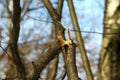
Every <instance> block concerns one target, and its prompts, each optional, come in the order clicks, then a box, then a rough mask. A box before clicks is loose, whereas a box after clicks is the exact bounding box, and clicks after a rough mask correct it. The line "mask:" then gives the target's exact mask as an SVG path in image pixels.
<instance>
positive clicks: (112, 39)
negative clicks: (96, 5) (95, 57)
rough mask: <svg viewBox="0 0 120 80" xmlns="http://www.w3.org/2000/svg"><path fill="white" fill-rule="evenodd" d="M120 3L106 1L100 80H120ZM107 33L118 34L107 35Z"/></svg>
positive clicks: (117, 1) (115, 0)
mask: <svg viewBox="0 0 120 80" xmlns="http://www.w3.org/2000/svg"><path fill="white" fill-rule="evenodd" d="M119 3H120V1H119V0H106V3H105V5H106V7H105V16H104V33H105V34H104V36H103V42H102V50H101V54H100V62H99V77H98V79H99V80H120V4H119ZM106 33H116V34H111V35H106Z"/></svg>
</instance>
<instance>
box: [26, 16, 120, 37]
mask: <svg viewBox="0 0 120 80" xmlns="http://www.w3.org/2000/svg"><path fill="white" fill-rule="evenodd" d="M27 16H28V17H29V18H31V19H33V20H37V21H42V22H48V23H53V22H52V21H46V20H40V19H36V18H34V17H31V16H29V15H27ZM53 24H54V23H53ZM65 29H66V27H65ZM70 31H75V32H81V33H90V34H100V35H118V34H119V33H103V32H97V31H94V32H92V31H83V30H81V31H80V30H72V29H70Z"/></svg>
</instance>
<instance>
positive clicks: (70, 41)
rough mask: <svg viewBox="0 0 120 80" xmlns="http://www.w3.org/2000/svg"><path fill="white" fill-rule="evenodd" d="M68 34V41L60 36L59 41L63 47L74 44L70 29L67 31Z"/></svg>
mask: <svg viewBox="0 0 120 80" xmlns="http://www.w3.org/2000/svg"><path fill="white" fill-rule="evenodd" d="M67 34H68V40H64V39H63V37H62V35H59V36H58V40H59V41H60V45H61V47H63V46H65V45H67V46H69V45H71V44H72V43H73V41H72V37H71V34H70V30H69V29H68V30H67Z"/></svg>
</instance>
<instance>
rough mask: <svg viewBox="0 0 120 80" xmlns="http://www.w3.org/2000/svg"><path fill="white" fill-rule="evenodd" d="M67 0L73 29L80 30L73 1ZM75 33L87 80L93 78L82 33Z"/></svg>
mask: <svg viewBox="0 0 120 80" xmlns="http://www.w3.org/2000/svg"><path fill="white" fill-rule="evenodd" d="M67 2H68V7H69V11H70V16H71V20H72V23H73V27H74V30H80V27H79V25H78V21H77V17H76V14H75V10H74V6H73V2H72V0H67ZM75 34H76V40H77V43H78V47H79V50H80V53H81V57H82V61H83V65H84V68H85V71H86V73H87V78H88V80H93V74H92V71H91V69H90V63H89V61H88V58H87V54H86V50H85V46H84V42H83V39H82V35H81V33H80V32H75Z"/></svg>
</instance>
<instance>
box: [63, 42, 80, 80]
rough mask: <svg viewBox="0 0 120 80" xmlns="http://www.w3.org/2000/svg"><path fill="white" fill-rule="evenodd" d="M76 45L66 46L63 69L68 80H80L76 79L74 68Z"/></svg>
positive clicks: (76, 74) (75, 68)
mask: <svg viewBox="0 0 120 80" xmlns="http://www.w3.org/2000/svg"><path fill="white" fill-rule="evenodd" d="M75 50H76V45H75V44H74V43H73V44H72V45H70V46H66V51H67V52H66V56H65V57H66V58H65V65H66V66H65V67H66V71H67V76H68V80H81V79H80V78H79V77H78V72H77V67H76V58H75V57H76V56H75V54H76V52H75Z"/></svg>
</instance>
